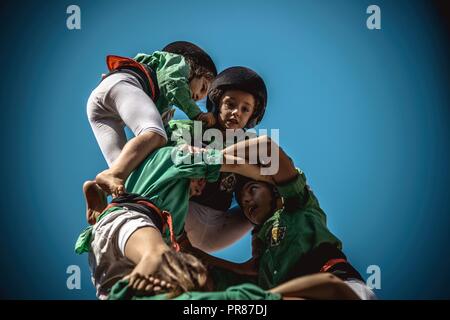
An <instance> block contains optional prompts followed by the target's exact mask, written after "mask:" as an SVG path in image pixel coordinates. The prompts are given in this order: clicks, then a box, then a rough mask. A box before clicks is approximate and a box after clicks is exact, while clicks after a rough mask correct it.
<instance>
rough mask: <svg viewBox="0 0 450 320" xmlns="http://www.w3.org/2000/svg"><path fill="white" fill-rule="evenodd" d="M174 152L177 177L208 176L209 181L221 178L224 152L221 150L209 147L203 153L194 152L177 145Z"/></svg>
mask: <svg viewBox="0 0 450 320" xmlns="http://www.w3.org/2000/svg"><path fill="white" fill-rule="evenodd" d="M174 152H176V154H175V157H174V159H173V161H174V169H175V170H176V177H177V178H194V179H195V178H206V180H207V181H208V182H214V181H217V179H219V176H220V169H221V167H222V153H221V152H220V151H219V150H215V149H207V150H205V151H204V152H202V153H198V154H192V153H190V152H187V151H183V150H182V149H181V148H179V147H175V148H174Z"/></svg>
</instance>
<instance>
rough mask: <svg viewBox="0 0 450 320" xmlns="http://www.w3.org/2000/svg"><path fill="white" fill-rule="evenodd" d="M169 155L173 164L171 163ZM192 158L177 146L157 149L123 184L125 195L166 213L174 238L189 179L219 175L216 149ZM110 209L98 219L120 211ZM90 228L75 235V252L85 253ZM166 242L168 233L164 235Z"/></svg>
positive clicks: (185, 209) (181, 219)
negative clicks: (154, 206)
mask: <svg viewBox="0 0 450 320" xmlns="http://www.w3.org/2000/svg"><path fill="white" fill-rule="evenodd" d="M172 152H173V153H174V161H172V156H171V155H172ZM194 160H201V159H194V158H193V155H192V154H190V153H188V152H183V151H182V150H181V149H179V148H178V147H164V148H160V149H157V150H156V151H154V152H153V153H152V154H151V155H149V156H148V157H147V159H145V160H144V161H143V162H142V163H141V164H140V165H139V167H138V168H137V169H136V170H135V171H133V172H132V173H131V175H130V176H129V178H128V179H127V181H126V182H125V188H126V190H127V192H128V193H135V194H139V195H141V196H143V197H146V198H148V199H149V200H150V201H151V202H152V203H154V204H155V205H156V206H157V207H158V208H159V209H161V210H166V211H168V212H170V214H171V215H172V219H173V229H174V233H175V236H180V235H181V234H182V233H183V230H184V220H185V218H186V214H187V212H188V205H189V184H190V180H191V179H195V178H197V179H198V178H206V180H208V181H216V180H217V179H218V178H219V175H220V168H221V166H222V165H221V153H220V152H219V151H217V150H207V151H205V152H204V153H203V161H194ZM120 209H121V208H119V207H112V208H109V209H108V210H105V212H103V213H102V214H101V215H100V216H99V217H98V218H97V222H98V221H100V220H101V219H102V218H103V217H104V216H105V215H107V214H109V213H111V212H113V211H115V210H120ZM92 228H93V227H92V226H89V227H87V228H86V229H85V230H83V232H82V233H81V234H80V235H79V236H78V239H77V241H76V244H75V252H76V253H78V254H82V253H84V252H88V251H89V249H90V244H91V240H92ZM164 237H165V239H166V241H169V231H168V230H167V231H166V234H165V235H164Z"/></svg>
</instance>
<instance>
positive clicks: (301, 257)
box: [192, 136, 374, 299]
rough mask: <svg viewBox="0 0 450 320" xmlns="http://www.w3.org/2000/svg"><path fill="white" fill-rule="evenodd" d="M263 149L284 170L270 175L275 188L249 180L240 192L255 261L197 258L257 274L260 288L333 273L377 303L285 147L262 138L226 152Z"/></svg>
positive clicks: (241, 272)
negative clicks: (275, 157) (275, 156)
mask: <svg viewBox="0 0 450 320" xmlns="http://www.w3.org/2000/svg"><path fill="white" fill-rule="evenodd" d="M258 144H259V145H261V144H267V145H268V146H267V147H268V148H270V147H272V150H276V152H278V155H279V170H278V172H277V173H276V174H275V175H273V176H271V180H272V181H271V183H267V182H260V181H252V180H247V181H246V182H243V183H242V184H241V186H240V187H238V190H237V192H236V196H237V200H238V203H239V204H240V206H241V207H242V209H243V212H244V214H245V216H246V217H247V219H248V220H249V221H250V222H251V223H252V224H253V225H254V226H255V228H254V238H253V242H252V245H253V257H252V259H250V260H249V261H247V262H246V263H243V264H234V263H231V262H225V261H221V260H220V259H216V258H212V257H208V256H205V255H204V254H202V253H198V252H197V254H199V256H204V257H205V258H206V259H208V261H210V262H212V263H213V264H216V265H219V266H221V267H224V268H226V269H230V270H232V271H235V272H237V273H240V274H247V275H256V276H257V279H256V283H257V284H258V285H259V286H261V287H262V288H264V289H268V288H273V287H275V286H277V285H279V284H280V283H282V282H284V281H287V280H289V279H292V278H294V277H298V276H304V275H308V274H312V273H317V272H330V273H333V274H335V275H336V276H338V277H340V278H341V279H342V280H344V281H347V283H348V285H349V286H352V287H357V288H356V291H361V290H362V292H363V293H362V295H361V298H369V299H370V298H373V297H374V295H373V292H371V290H370V289H369V288H367V287H366V285H365V284H364V283H363V281H362V277H361V275H360V274H359V273H358V272H357V271H356V270H355V269H354V268H353V267H352V266H351V265H350V263H348V261H347V259H346V257H345V255H344V254H343V253H342V251H341V249H342V244H341V241H340V240H339V239H338V238H337V237H336V236H334V235H333V234H332V233H331V232H330V231H329V230H328V228H327V226H326V216H325V213H324V212H323V210H322V209H321V207H320V205H319V202H318V201H317V198H316V197H315V196H314V194H313V193H312V191H311V190H310V188H309V187H308V186H307V184H306V178H305V175H304V174H303V172H301V171H300V170H298V169H296V168H295V166H294V164H293V162H292V160H291V159H290V158H289V157H288V156H287V155H286V154H285V153H284V151H283V150H282V149H281V148H279V147H278V146H277V145H276V144H275V143H274V142H273V141H271V139H270V138H268V137H266V136H262V137H259V138H255V139H251V140H248V141H246V142H242V143H237V144H235V145H233V146H231V147H229V148H226V149H225V150H224V152H225V153H226V154H231V155H234V154H240V153H239V151H238V150H239V149H242V148H244V149H245V154H246V155H248V154H249V150H251V149H252V147H253V146H255V145H258ZM269 145H270V147H269ZM241 154H242V153H241ZM192 252H194V253H195V250H194V251H192Z"/></svg>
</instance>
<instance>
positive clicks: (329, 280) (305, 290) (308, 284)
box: [269, 273, 359, 300]
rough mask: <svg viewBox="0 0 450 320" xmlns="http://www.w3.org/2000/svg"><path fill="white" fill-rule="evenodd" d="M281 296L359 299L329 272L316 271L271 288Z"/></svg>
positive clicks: (271, 290)
mask: <svg viewBox="0 0 450 320" xmlns="http://www.w3.org/2000/svg"><path fill="white" fill-rule="evenodd" d="M269 291H270V292H272V293H279V294H281V295H282V296H283V298H287V299H289V298H304V299H321V300H325V299H351V300H359V297H358V295H357V294H356V293H355V292H354V291H353V290H352V289H351V288H350V287H349V286H347V285H346V284H345V283H344V282H343V281H342V280H340V279H339V278H337V277H335V276H334V275H332V274H330V273H317V274H313V275H308V276H304V277H300V278H295V279H292V280H290V281H288V282H285V283H283V284H281V285H279V286H277V287H275V288H273V289H270V290H269Z"/></svg>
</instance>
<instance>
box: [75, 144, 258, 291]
mask: <svg viewBox="0 0 450 320" xmlns="http://www.w3.org/2000/svg"><path fill="white" fill-rule="evenodd" d="M192 151H193V149H192V148H191V147H186V148H179V147H163V148H160V149H157V150H155V151H154V152H153V153H152V154H151V155H150V156H148V157H147V159H145V160H144V161H143V162H142V163H141V165H140V166H139V167H138V168H137V169H136V170H135V171H134V172H133V173H132V174H131V175H130V177H129V178H128V179H127V181H126V184H125V187H126V188H127V190H128V192H130V193H131V194H132V195H128V196H123V197H122V198H116V199H113V200H112V203H111V204H110V205H109V206H108V207H106V209H105V206H106V201H105V198H104V197H98V195H99V194H101V190H99V187H98V186H97V185H96V184H95V182H92V181H90V182H87V183H85V185H84V191H85V194H86V200H87V207H88V210H87V215H88V217H87V218H88V221H89V223H91V224H93V223H95V225H94V226H93V227H90V228H88V229H86V230H85V231H84V232H83V233H82V234H81V235H80V237H79V239H78V241H77V244H76V252H77V253H82V252H89V264H90V266H91V271H92V278H93V282H94V284H95V286H96V289H97V295H98V297H99V298H101V299H103V298H106V297H107V295H108V290H109V288H110V287H111V286H112V285H113V284H114V283H115V282H117V281H118V280H119V279H121V278H123V277H125V276H127V275H130V276H134V277H136V276H138V275H139V276H141V277H143V278H142V279H141V281H138V282H137V284H136V286H138V287H139V284H140V282H142V281H144V280H145V277H147V276H150V275H151V274H153V273H154V272H155V270H156V269H157V267H158V264H159V263H160V262H161V257H162V255H163V254H164V253H165V252H167V251H169V250H170V247H169V246H168V245H167V243H172V246H173V247H174V248H175V249H177V241H176V238H177V237H179V236H180V235H181V234H182V232H183V228H184V219H185V217H186V214H187V211H188V202H189V198H190V197H191V196H193V195H198V194H200V193H201V192H202V190H203V188H204V186H205V183H206V181H214V180H216V179H217V178H218V177H219V174H220V172H235V173H239V174H243V175H246V176H249V177H252V178H258V177H259V174H258V172H259V168H258V167H257V166H254V165H245V164H244V165H241V164H240V165H237V164H235V163H237V161H240V159H238V158H236V157H234V156H232V155H223V154H222V152H220V151H218V150H213V149H210V150H195V151H197V153H193V152H192ZM200 156H201V158H200ZM193 157H194V159H193ZM195 157H198V158H196V159H195ZM222 158H223V160H226V161H222ZM194 160H197V161H194ZM222 162H223V163H222ZM233 162H234V163H233Z"/></svg>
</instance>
